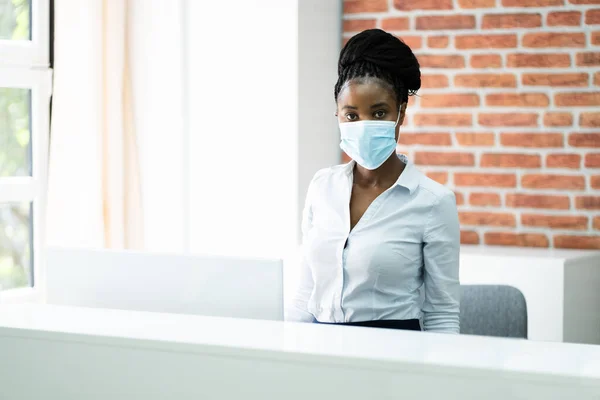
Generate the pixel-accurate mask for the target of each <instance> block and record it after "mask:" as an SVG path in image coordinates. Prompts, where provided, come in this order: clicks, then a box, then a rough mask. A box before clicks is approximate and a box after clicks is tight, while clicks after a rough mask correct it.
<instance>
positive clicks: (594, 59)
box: [575, 52, 600, 67]
mask: <svg viewBox="0 0 600 400" xmlns="http://www.w3.org/2000/svg"><path fill="white" fill-rule="evenodd" d="M575 63H576V64H577V66H579V67H596V66H599V65H600V53H597V52H596V53H595V52H587V53H577V56H576V57H575Z"/></svg>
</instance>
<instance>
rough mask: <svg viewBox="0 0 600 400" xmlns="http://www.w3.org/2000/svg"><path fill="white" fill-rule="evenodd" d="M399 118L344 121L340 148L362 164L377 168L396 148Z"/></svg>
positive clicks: (367, 167) (368, 167)
mask: <svg viewBox="0 0 600 400" xmlns="http://www.w3.org/2000/svg"><path fill="white" fill-rule="evenodd" d="M399 119H400V113H398V120H399ZM398 120H397V121H396V122H394V121H371V120H367V121H356V122H342V123H340V133H341V137H342V140H341V142H340V148H341V149H342V150H343V151H344V152H345V153H346V154H347V155H348V156H349V157H350V158H352V159H353V160H354V161H356V162H357V163H358V164H359V165H360V166H362V167H364V168H366V169H368V170H374V169H377V168H379V167H381V165H382V164H383V163H384V162H385V161H386V160H387V159H388V158H390V156H391V155H392V154H393V153H394V151H395V150H396V125H398Z"/></svg>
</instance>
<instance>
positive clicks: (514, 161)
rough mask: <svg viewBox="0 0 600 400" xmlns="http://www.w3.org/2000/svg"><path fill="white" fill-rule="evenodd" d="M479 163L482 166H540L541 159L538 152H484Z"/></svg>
mask: <svg viewBox="0 0 600 400" xmlns="http://www.w3.org/2000/svg"><path fill="white" fill-rule="evenodd" d="M479 164H480V166H481V167H484V168H487V167H492V168H540V167H541V166H542V159H541V157H540V156H539V155H538V154H510V153H485V154H482V156H481V160H480V163H479Z"/></svg>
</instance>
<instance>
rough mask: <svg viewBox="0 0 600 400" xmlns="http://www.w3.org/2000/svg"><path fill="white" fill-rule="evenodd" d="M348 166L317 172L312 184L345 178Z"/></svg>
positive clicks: (323, 169) (332, 167) (336, 166)
mask: <svg viewBox="0 0 600 400" xmlns="http://www.w3.org/2000/svg"><path fill="white" fill-rule="evenodd" d="M348 168H349V164H338V165H333V166H331V167H326V168H322V169H320V170H318V171H317V172H316V173H315V175H314V176H313V178H312V183H315V184H318V183H320V182H322V181H327V180H329V179H331V178H335V177H340V176H346V175H347V173H348Z"/></svg>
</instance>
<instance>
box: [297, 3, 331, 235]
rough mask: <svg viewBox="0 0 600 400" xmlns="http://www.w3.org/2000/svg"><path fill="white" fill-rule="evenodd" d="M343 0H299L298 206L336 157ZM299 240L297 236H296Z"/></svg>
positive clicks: (299, 212)
mask: <svg viewBox="0 0 600 400" xmlns="http://www.w3.org/2000/svg"><path fill="white" fill-rule="evenodd" d="M341 32H342V1H336V0H327V1H323V0H301V1H300V2H299V4H298V160H299V163H298V188H299V191H298V195H299V197H298V203H299V204H300V205H301V207H299V208H298V210H297V211H298V215H297V219H298V220H300V217H301V212H302V206H303V203H304V197H305V194H306V190H307V189H308V184H309V183H310V180H311V179H312V177H313V175H314V174H315V172H317V171H318V170H319V169H321V168H323V167H326V166H329V165H332V164H337V163H339V162H340V158H341V153H340V148H339V132H338V125H337V117H335V116H334V112H335V100H334V97H333V87H334V85H335V82H336V80H337V59H338V55H339V53H340V50H341V41H342V39H341V37H342V33H341ZM298 240H299V239H298Z"/></svg>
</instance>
